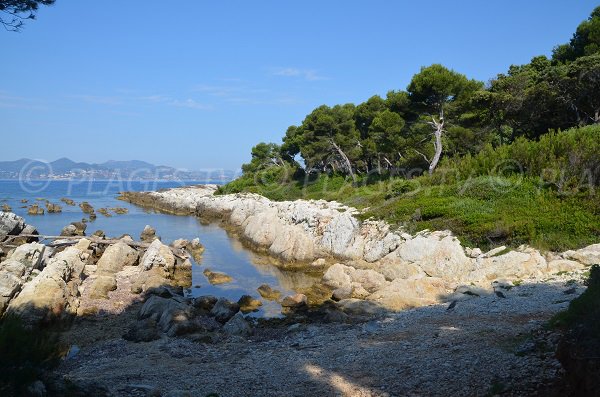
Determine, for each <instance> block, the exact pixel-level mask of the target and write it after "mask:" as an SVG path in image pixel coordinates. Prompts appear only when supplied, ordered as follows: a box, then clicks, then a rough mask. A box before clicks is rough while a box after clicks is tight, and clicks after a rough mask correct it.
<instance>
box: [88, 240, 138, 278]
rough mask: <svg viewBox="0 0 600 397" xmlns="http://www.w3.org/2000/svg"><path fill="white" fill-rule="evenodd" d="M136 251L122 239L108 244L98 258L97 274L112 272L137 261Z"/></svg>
mask: <svg viewBox="0 0 600 397" xmlns="http://www.w3.org/2000/svg"><path fill="white" fill-rule="evenodd" d="M138 257H139V254H138V252H137V251H136V250H135V249H133V248H131V247H130V246H129V245H127V244H126V243H125V242H123V241H119V242H118V243H115V244H112V245H110V246H109V247H108V248H106V250H105V251H104V253H103V254H102V256H101V257H100V259H99V260H98V264H97V265H98V269H97V272H98V274H114V273H117V272H120V271H121V270H123V268H124V267H125V266H133V265H135V264H136V263H137V261H138Z"/></svg>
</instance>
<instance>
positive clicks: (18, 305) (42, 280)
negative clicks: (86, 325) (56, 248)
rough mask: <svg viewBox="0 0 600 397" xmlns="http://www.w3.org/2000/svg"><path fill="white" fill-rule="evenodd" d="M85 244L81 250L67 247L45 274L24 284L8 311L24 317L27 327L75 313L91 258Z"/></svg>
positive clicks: (47, 267) (46, 269)
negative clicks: (86, 266) (78, 289)
mask: <svg viewBox="0 0 600 397" xmlns="http://www.w3.org/2000/svg"><path fill="white" fill-rule="evenodd" d="M86 241H87V240H86ZM83 243H85V241H80V243H79V244H78V246H76V247H68V248H66V249H65V250H64V251H62V252H59V253H58V254H56V256H54V257H53V258H51V259H50V260H49V261H48V264H47V265H46V267H45V268H44V270H42V272H41V273H40V274H39V275H38V276H37V277H36V278H34V279H33V280H32V281H30V282H28V283H27V284H25V286H24V287H23V290H22V291H21V293H20V294H19V295H18V296H17V297H16V298H14V299H13V300H12V301H11V302H10V304H9V306H8V309H7V310H8V311H9V312H14V313H17V314H19V315H21V316H22V318H23V320H24V321H25V322H26V323H35V322H39V321H40V320H43V319H48V318H51V317H56V316H62V315H65V314H74V313H76V311H77V306H78V303H79V302H78V299H77V295H78V291H77V288H78V286H79V285H80V284H81V274H82V273H83V269H84V267H85V265H86V261H87V259H88V257H89V254H88V253H87V252H85V250H84V249H83V248H85V247H84V245H85V244H83ZM87 243H88V244H89V241H87Z"/></svg>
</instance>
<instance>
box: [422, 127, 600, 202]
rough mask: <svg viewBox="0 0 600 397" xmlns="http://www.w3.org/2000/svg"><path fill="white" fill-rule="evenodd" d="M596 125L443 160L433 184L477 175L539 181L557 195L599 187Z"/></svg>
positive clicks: (598, 130) (598, 129)
mask: <svg viewBox="0 0 600 397" xmlns="http://www.w3.org/2000/svg"><path fill="white" fill-rule="evenodd" d="M598 153H600V125H593V126H587V127H582V128H575V129H571V130H567V131H559V132H555V131H552V132H550V133H548V134H546V135H543V136H542V137H541V138H540V139H539V140H538V141H530V140H527V139H524V138H519V139H517V140H516V141H515V142H514V143H512V144H510V145H502V146H499V147H497V148H492V147H491V146H490V145H488V146H486V147H485V148H484V149H483V150H482V151H481V152H479V153H478V154H476V155H474V156H471V155H466V156H463V157H454V158H452V159H447V160H446V161H445V162H444V163H443V164H442V166H441V167H440V170H439V173H438V174H437V175H435V176H434V180H436V181H439V182H441V181H448V180H449V179H452V178H454V179H458V180H465V179H467V178H469V177H475V176H481V175H500V176H505V175H511V174H520V175H525V176H530V177H537V178H540V180H541V182H542V183H543V185H544V187H546V188H551V189H553V190H556V191H557V192H559V193H561V194H576V193H582V192H583V193H585V192H586V191H591V192H592V193H593V190H594V188H595V187H596V186H598V185H600V156H599V155H598Z"/></svg>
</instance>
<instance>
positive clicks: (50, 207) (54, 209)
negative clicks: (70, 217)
mask: <svg viewBox="0 0 600 397" xmlns="http://www.w3.org/2000/svg"><path fill="white" fill-rule="evenodd" d="M46 210H47V211H48V213H49V214H56V213H59V212H62V207H61V206H60V205H58V204H52V203H51V202H49V201H47V202H46Z"/></svg>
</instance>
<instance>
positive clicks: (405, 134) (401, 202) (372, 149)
mask: <svg viewBox="0 0 600 397" xmlns="http://www.w3.org/2000/svg"><path fill="white" fill-rule="evenodd" d="M599 124H600V7H598V8H596V9H595V10H594V11H593V12H592V14H591V16H590V18H589V19H588V20H586V21H584V22H583V23H582V24H580V26H579V27H578V28H577V30H576V33H575V34H574V35H573V38H572V39H571V41H570V42H569V43H567V44H564V45H560V46H557V47H556V48H555V49H554V51H553V55H552V57H551V58H547V57H545V56H537V57H534V58H533V59H532V60H531V62H530V63H529V64H526V65H521V66H511V67H510V68H509V70H508V72H507V73H505V74H500V75H498V76H497V77H496V78H495V79H493V80H491V81H490V82H489V84H487V85H484V84H483V83H481V82H478V81H475V80H471V79H469V78H467V77H466V76H464V75H462V74H460V73H457V72H455V71H452V70H449V69H447V68H445V67H444V66H442V65H438V64H435V65H431V66H429V67H424V68H422V69H421V71H420V72H419V73H417V74H416V75H415V76H414V77H413V78H412V80H411V82H410V84H409V85H408V87H407V89H406V91H390V92H388V94H387V96H386V97H385V98H381V97H379V96H377V95H376V96H373V97H371V98H369V99H368V100H367V101H366V102H364V103H361V104H359V105H354V104H345V105H336V106H333V107H330V106H326V105H323V106H320V107H318V108H316V109H315V110H313V111H312V112H311V113H310V114H309V115H308V116H306V118H305V119H304V121H303V122H302V124H301V125H299V126H291V127H289V128H288V129H287V131H286V133H285V136H284V137H283V142H282V144H281V145H277V144H274V143H259V144H258V145H256V146H255V147H254V148H252V160H251V161H250V163H248V164H244V165H243V167H242V170H243V175H242V176H241V177H240V178H239V179H237V180H235V181H233V182H231V183H229V184H228V185H225V186H223V187H222V188H221V189H220V192H221V193H234V192H256V193H260V194H262V195H265V196H267V197H269V198H271V199H275V200H286V199H298V198H308V199H310V198H314V199H320V198H323V199H327V200H338V201H342V202H344V203H347V204H349V205H353V206H356V207H359V208H367V207H368V210H367V211H366V212H365V215H364V216H365V217H369V216H374V217H377V218H384V219H386V220H388V221H390V222H392V223H395V224H398V225H401V226H403V227H404V228H405V229H407V230H409V231H416V230H419V229H423V228H435V229H440V228H444V229H446V228H447V229H451V230H453V231H454V232H455V233H456V234H457V235H458V236H459V237H461V238H462V239H463V240H464V242H465V243H466V244H476V245H480V246H487V245H492V244H499V243H507V244H511V245H518V244H523V243H528V244H533V245H535V246H538V247H540V248H547V249H556V250H561V249H566V248H572V247H575V246H581V245H584V244H587V243H590V242H593V241H597V240H598V237H600V210H599V209H598V208H599V207H600V206H599V205H598V204H599V203H600V199H599V198H598V197H599V196H598V195H597V194H596V188H597V187H598V185H600V156H599V155H598V153H600V126H599ZM563 130H566V131H563ZM561 131H562V132H561Z"/></svg>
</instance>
